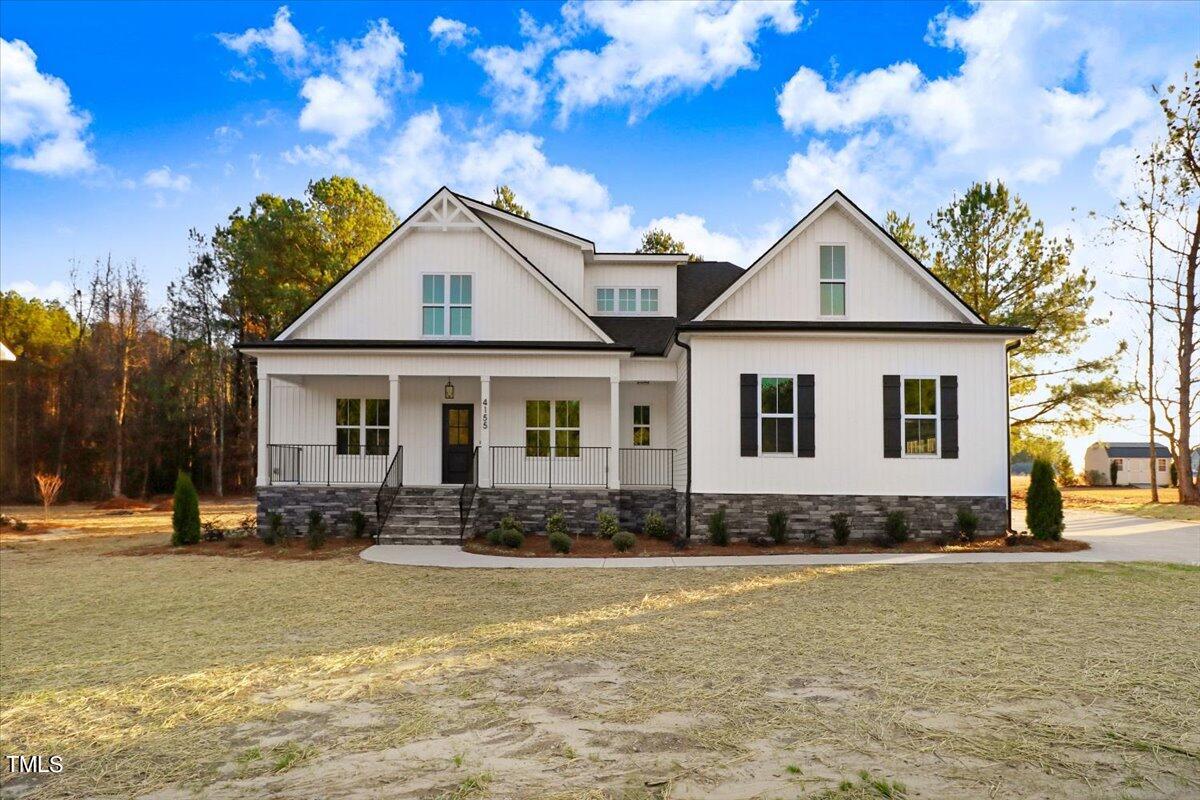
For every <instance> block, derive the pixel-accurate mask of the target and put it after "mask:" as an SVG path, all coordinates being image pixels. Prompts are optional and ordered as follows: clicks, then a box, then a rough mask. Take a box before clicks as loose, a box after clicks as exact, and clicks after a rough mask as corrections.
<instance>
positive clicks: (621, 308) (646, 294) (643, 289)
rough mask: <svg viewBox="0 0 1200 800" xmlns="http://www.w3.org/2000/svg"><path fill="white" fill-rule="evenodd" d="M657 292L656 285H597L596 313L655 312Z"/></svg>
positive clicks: (657, 298)
mask: <svg viewBox="0 0 1200 800" xmlns="http://www.w3.org/2000/svg"><path fill="white" fill-rule="evenodd" d="M659 294H660V293H659V288H658V287H657V286H598V287H596V313H597V314H621V315H631V314H657V313H658V309H659Z"/></svg>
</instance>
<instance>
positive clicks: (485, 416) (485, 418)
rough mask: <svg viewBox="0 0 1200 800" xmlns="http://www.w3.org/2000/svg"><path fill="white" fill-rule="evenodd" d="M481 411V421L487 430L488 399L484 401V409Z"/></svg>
mask: <svg viewBox="0 0 1200 800" xmlns="http://www.w3.org/2000/svg"><path fill="white" fill-rule="evenodd" d="M480 413H481V416H482V420H481V421H482V422H483V429H484V430H485V431H486V430H487V422H488V401H487V400H484V401H483V411H482V412H480Z"/></svg>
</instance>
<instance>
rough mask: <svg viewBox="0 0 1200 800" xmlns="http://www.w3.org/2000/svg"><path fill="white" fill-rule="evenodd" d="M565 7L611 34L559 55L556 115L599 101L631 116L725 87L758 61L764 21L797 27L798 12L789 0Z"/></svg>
mask: <svg viewBox="0 0 1200 800" xmlns="http://www.w3.org/2000/svg"><path fill="white" fill-rule="evenodd" d="M564 14H565V15H567V16H570V17H574V18H575V19H576V21H577V23H578V24H579V25H580V26H581V27H583V28H586V29H596V30H599V31H600V32H602V33H603V34H604V35H605V36H607V37H608V42H607V43H606V44H604V45H603V46H602V47H601V48H600V49H599V50H584V49H578V50H566V51H564V52H561V53H559V54H558V55H557V56H555V58H554V73H555V79H556V80H557V82H558V84H559V86H558V89H557V92H556V95H555V97H556V99H557V100H558V103H559V106H560V109H559V120H560V122H565V121H566V120H567V119H568V118H569V117H570V116H571V114H572V113H574V112H575V111H577V110H580V109H587V108H591V107H594V106H599V105H614V104H616V105H628V106H629V117H630V121H635V120H637V119H639V118H641V117H644V116H645V115H646V114H647V113H649V112H650V110H652V109H653V108H654V107H655V106H657V105H658V104H660V103H662V102H663V101H664V100H666V99H668V98H670V97H673V96H675V95H678V94H682V93H684V92H688V91H698V90H699V89H702V88H704V87H706V86H720V85H721V84H722V83H723V82H724V81H725V80H727V79H728V78H729V77H731V76H732V75H734V74H735V73H737V72H738V71H740V70H743V69H754V68H755V67H757V64H758V62H757V57H756V55H755V52H754V45H755V44H756V43H757V41H758V36H759V34H760V33H761V32H762V31H763V30H764V29H766V28H774V29H775V30H776V31H778V32H780V33H792V32H794V31H795V30H797V29H798V28H799V26H800V20H801V18H800V15H798V14H797V13H796V9H795V3H794V2H791V0H782V1H778V2H745V1H744V0H739V2H734V3H729V2H722V1H721V0H707V1H706V2H694V3H632V2H625V3H612V2H591V1H589V2H583V3H580V4H578V5H573V6H570V7H569V8H568V9H567V10H565V11H564Z"/></svg>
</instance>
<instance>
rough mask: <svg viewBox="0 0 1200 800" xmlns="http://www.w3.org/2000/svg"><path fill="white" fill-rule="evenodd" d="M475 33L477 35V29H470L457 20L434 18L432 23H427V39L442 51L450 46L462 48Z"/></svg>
mask: <svg viewBox="0 0 1200 800" xmlns="http://www.w3.org/2000/svg"><path fill="white" fill-rule="evenodd" d="M477 33H479V29H478V28H472V27H471V26H470V25H468V24H467V23H465V22H463V21H461V20H457V19H447V18H446V17H434V18H433V22H431V23H429V38H430V39H432V40H433V41H434V42H436V43H437V44H438V46H439V47H441V48H443V49H444V48H446V47H449V46H451V45H453V46H454V47H462V46H463V45H465V44H466V43H467V38H468V37H470V36H474V35H475V34H477Z"/></svg>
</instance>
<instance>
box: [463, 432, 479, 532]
mask: <svg viewBox="0 0 1200 800" xmlns="http://www.w3.org/2000/svg"><path fill="white" fill-rule="evenodd" d="M477 488H479V447H478V446H476V447H475V451H474V452H473V453H471V472H470V473H469V475H468V477H467V480H466V481H464V482H463V486H462V489H461V490H459V492H458V541H459V542H462V540H463V537H464V536H466V533H467V520H468V519H470V517H471V503H473V502H474V501H475V490H476V489H477Z"/></svg>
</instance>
